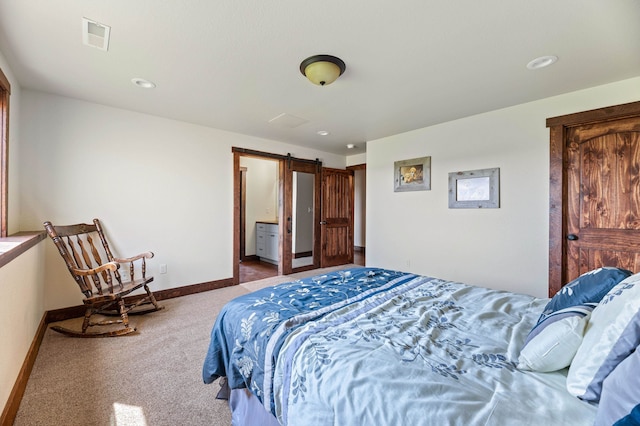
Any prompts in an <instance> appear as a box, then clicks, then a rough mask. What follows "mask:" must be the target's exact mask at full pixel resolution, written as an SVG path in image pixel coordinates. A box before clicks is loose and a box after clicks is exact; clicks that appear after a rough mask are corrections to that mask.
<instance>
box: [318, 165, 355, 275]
mask: <svg viewBox="0 0 640 426" xmlns="http://www.w3.org/2000/svg"><path fill="white" fill-rule="evenodd" d="M321 211H322V221H321V222H320V223H321V225H322V226H321V228H320V229H321V232H320V234H321V244H322V259H321V266H322V267H323V268H325V267H328V266H335V265H344V264H347V263H353V171H352V170H339V169H328V168H323V169H322V208H321Z"/></svg>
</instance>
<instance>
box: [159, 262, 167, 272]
mask: <svg viewBox="0 0 640 426" xmlns="http://www.w3.org/2000/svg"><path fill="white" fill-rule="evenodd" d="M160 273H161V274H166V273H167V264H166V263H161V264H160Z"/></svg>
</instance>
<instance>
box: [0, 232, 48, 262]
mask: <svg viewBox="0 0 640 426" xmlns="http://www.w3.org/2000/svg"><path fill="white" fill-rule="evenodd" d="M46 236H47V234H46V233H45V232H44V231H30V232H18V233H17V234H13V235H11V236H9V237H6V238H0V268H2V267H3V266H4V265H6V264H7V263H9V262H11V261H12V260H13V259H15V258H16V257H18V256H20V255H21V254H22V253H24V252H25V251H27V250H29V249H30V248H31V247H33V246H35V245H36V244H38V243H39V242H40V241H42V240H44V239H45V238H46Z"/></svg>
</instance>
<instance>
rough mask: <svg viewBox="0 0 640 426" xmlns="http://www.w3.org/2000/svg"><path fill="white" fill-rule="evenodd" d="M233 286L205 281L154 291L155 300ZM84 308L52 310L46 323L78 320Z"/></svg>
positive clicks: (132, 299)
mask: <svg viewBox="0 0 640 426" xmlns="http://www.w3.org/2000/svg"><path fill="white" fill-rule="evenodd" d="M231 285H234V284H233V278H225V279H223V280H217V281H207V282H204V283H200V284H191V285H186V286H182V287H176V288H170V289H167V290H158V291H154V292H153V294H154V296H155V297H156V300H166V299H173V298H175V297H182V296H188V295H190V294H196V293H202V292H205V291H211V290H216V289H218V288H223V287H229V286H231ZM144 296H145V295H144V294H136V295H134V296H129V297H125V299H124V300H125V301H126V302H131V303H134V302H136V301H138V300H140V299H142V298H143V297H144ZM85 310H86V307H85V306H84V305H77V306H70V307H68V308H61V309H52V310H50V311H47V312H45V320H46V323H47V324H49V323H52V322H57V321H64V320H68V319H71V318H78V317H81V316H83V315H84V312H85Z"/></svg>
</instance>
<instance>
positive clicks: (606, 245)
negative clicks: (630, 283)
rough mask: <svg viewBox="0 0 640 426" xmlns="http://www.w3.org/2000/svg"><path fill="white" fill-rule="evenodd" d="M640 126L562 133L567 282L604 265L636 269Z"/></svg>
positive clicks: (626, 122) (614, 124)
mask: <svg viewBox="0 0 640 426" xmlns="http://www.w3.org/2000/svg"><path fill="white" fill-rule="evenodd" d="M639 122H640V119H629V118H626V119H623V120H616V121H609V122H606V123H602V124H589V125H586V126H581V127H576V128H572V129H568V130H567V132H566V146H565V149H566V151H565V152H566V158H567V162H566V164H565V173H566V184H567V188H566V194H567V198H566V202H565V210H564V211H565V217H564V220H565V221H566V222H565V236H566V242H565V245H564V246H565V255H564V269H565V271H564V276H565V280H566V281H565V283H566V282H569V281H571V280H573V279H574V278H577V277H578V276H579V275H581V274H583V273H585V272H587V271H589V270H592V269H595V268H598V267H602V266H617V267H621V268H625V269H630V270H632V271H634V272H636V271H638V270H639V269H638V266H640V265H638V261H637V259H638V258H639V257H640V182H639V177H638V176H639V174H640V173H639V172H640V131H638V129H640V123H639Z"/></svg>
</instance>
